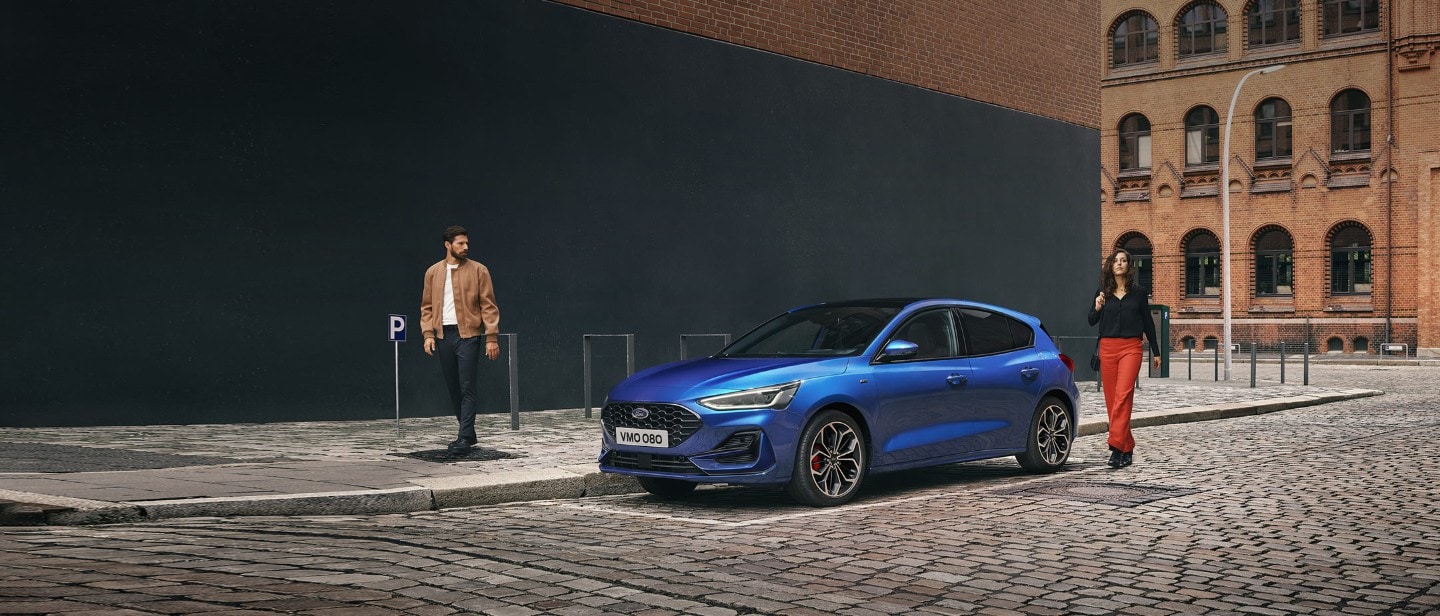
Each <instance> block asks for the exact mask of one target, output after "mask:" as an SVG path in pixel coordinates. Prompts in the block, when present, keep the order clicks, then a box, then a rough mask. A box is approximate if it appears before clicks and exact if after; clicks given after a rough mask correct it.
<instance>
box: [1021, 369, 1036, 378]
mask: <svg viewBox="0 0 1440 616" xmlns="http://www.w3.org/2000/svg"><path fill="white" fill-rule="evenodd" d="M1020 376H1023V377H1025V378H1027V379H1033V378H1035V377H1037V376H1040V369H1039V368H1021V369H1020Z"/></svg>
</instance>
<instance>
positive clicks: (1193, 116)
mask: <svg viewBox="0 0 1440 616" xmlns="http://www.w3.org/2000/svg"><path fill="white" fill-rule="evenodd" d="M1217 162H1220V116H1218V115H1216V114H1215V110H1214V109H1211V108H1209V107H1205V106H1203V105H1202V106H1200V107H1196V108H1194V109H1192V110H1190V113H1187V114H1185V164H1186V165H1204V164H1208V163H1217Z"/></svg>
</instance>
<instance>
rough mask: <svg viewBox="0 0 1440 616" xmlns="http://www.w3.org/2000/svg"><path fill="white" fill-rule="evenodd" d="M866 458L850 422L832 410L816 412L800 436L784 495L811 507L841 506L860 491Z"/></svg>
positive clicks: (856, 429) (862, 442)
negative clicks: (787, 494)
mask: <svg viewBox="0 0 1440 616" xmlns="http://www.w3.org/2000/svg"><path fill="white" fill-rule="evenodd" d="M868 457H869V451H868V450H867V449H866V446H865V437H864V436H863V435H862V434H861V432H860V426H859V425H858V424H856V423H855V420H854V419H851V418H850V416H849V415H846V414H845V413H842V412H840V411H837V410H835V409H826V410H823V411H820V412H819V413H818V414H816V415H815V417H814V418H813V419H811V420H810V423H808V424H806V425H805V431H804V432H802V433H801V435H800V441H799V443H798V444H797V446H796V450H795V467H794V468H793V469H792V471H791V474H790V483H789V484H786V486H785V491H786V492H787V493H789V494H790V498H793V499H795V500H796V501H797V502H799V503H801V504H804V505H809V506H811V507H834V506H836V505H841V504H844V503H846V502H848V501H849V500H850V499H852V498H854V497H855V493H856V492H859V491H860V484H861V483H862V482H864V481H865V475H866V473H868V472H869V460H868Z"/></svg>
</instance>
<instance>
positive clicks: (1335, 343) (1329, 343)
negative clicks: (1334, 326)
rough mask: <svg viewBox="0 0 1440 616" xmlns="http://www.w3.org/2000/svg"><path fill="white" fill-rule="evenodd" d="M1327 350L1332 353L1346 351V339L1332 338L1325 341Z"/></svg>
mask: <svg viewBox="0 0 1440 616" xmlns="http://www.w3.org/2000/svg"><path fill="white" fill-rule="evenodd" d="M1325 350H1326V351H1329V352H1331V353H1341V352H1343V351H1344V350H1345V339H1344V338H1341V337H1339V336H1332V337H1331V338H1330V339H1329V340H1326V341H1325Z"/></svg>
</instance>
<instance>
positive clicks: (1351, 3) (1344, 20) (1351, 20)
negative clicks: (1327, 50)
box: [1323, 0, 1380, 36]
mask: <svg viewBox="0 0 1440 616" xmlns="http://www.w3.org/2000/svg"><path fill="white" fill-rule="evenodd" d="M1323 19H1324V21H1325V36H1334V35H1336V34H1350V33H1351V32H1364V31H1366V30H1379V29H1380V0H1325V15H1324V18H1323Z"/></svg>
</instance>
